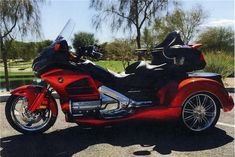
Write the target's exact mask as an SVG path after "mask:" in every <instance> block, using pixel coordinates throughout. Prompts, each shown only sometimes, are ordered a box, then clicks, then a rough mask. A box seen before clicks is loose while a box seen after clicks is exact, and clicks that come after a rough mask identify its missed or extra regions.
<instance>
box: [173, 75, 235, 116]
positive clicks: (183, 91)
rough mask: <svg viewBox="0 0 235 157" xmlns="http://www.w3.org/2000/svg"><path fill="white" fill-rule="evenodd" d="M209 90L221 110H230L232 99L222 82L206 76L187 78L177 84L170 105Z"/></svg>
mask: <svg viewBox="0 0 235 157" xmlns="http://www.w3.org/2000/svg"><path fill="white" fill-rule="evenodd" d="M198 92H209V93H211V94H212V95H214V96H215V97H216V98H217V99H218V100H219V102H220V104H221V107H222V108H223V110H224V111H225V112H226V111H230V110H232V109H233V107H234V103H233V100H232V99H231V97H230V96H229V94H228V92H227V91H226V89H225V88H224V86H223V85H222V84H220V83H219V82H217V81H214V80H211V79H206V78H189V79H186V80H183V81H182V82H181V83H179V84H178V86H177V90H176V91H175V92H174V96H173V97H172V98H171V101H170V104H169V105H170V106H172V107H180V106H182V105H183V104H184V102H185V101H186V100H187V98H189V97H190V96H192V95H193V94H195V93H198Z"/></svg>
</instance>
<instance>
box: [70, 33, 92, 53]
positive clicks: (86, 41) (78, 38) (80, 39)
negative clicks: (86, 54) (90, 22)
mask: <svg viewBox="0 0 235 157" xmlns="http://www.w3.org/2000/svg"><path fill="white" fill-rule="evenodd" d="M95 42H96V40H95V37H94V34H92V33H87V32H79V33H76V34H74V38H73V47H74V49H75V50H76V52H78V51H79V47H82V46H89V45H94V44H95Z"/></svg>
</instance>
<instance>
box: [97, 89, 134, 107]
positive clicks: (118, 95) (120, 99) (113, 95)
mask: <svg viewBox="0 0 235 157" xmlns="http://www.w3.org/2000/svg"><path fill="white" fill-rule="evenodd" d="M98 90H99V92H100V93H103V94H105V95H107V96H109V97H111V98H113V99H115V100H117V101H118V102H119V103H120V105H121V107H127V106H128V105H129V104H130V103H131V102H132V100H131V99H129V98H128V97H126V96H125V95H123V94H121V93H119V92H117V91H115V90H113V89H111V88H109V87H106V86H101V87H100V88H99V89H98ZM101 96H102V95H101ZM101 99H102V98H101Z"/></svg>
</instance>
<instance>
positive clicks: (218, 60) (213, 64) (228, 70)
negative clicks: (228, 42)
mask: <svg viewBox="0 0 235 157" xmlns="http://www.w3.org/2000/svg"><path fill="white" fill-rule="evenodd" d="M205 60H206V63H207V65H206V67H205V68H204V69H203V71H205V72H214V73H218V74H221V75H222V77H223V78H225V77H228V76H229V75H231V74H233V73H234V57H233V56H232V55H227V54H225V53H215V52H214V53H212V52H210V53H205Z"/></svg>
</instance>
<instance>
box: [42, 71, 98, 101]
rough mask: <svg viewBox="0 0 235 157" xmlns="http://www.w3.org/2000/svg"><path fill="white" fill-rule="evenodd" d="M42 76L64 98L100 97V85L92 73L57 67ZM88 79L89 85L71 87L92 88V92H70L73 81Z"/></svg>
mask: <svg viewBox="0 0 235 157" xmlns="http://www.w3.org/2000/svg"><path fill="white" fill-rule="evenodd" d="M41 78H42V79H43V80H45V81H46V82H47V83H48V84H50V85H51V87H53V89H55V90H56V91H57V93H58V94H59V95H60V96H61V97H62V98H64V99H77V100H96V99H99V98H100V95H99V92H98V89H97V88H98V87H97V85H99V84H98V83H97V82H95V81H94V80H93V79H92V77H91V76H90V75H87V74H84V73H82V72H79V71H71V70H65V69H55V70H51V71H49V72H47V73H45V74H43V75H41ZM83 79H86V80H87V82H88V85H86V86H82V87H71V88H70V89H72V90H74V91H83V90H84V88H89V89H91V90H92V92H90V93H85V94H84V93H79V92H78V93H68V90H66V88H68V86H69V85H71V84H72V83H74V82H76V81H79V80H83Z"/></svg>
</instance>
